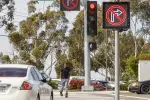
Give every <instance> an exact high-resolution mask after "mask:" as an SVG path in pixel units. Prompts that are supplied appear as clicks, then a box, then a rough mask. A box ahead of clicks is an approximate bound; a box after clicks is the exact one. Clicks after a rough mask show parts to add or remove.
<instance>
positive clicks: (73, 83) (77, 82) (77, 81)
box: [69, 79, 84, 89]
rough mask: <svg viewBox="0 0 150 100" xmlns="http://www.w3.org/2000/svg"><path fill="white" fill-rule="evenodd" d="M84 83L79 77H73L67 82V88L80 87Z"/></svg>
mask: <svg viewBox="0 0 150 100" xmlns="http://www.w3.org/2000/svg"><path fill="white" fill-rule="evenodd" d="M82 85H84V81H83V80H81V79H73V80H71V81H70V82H69V89H81V86H82Z"/></svg>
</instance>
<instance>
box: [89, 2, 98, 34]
mask: <svg viewBox="0 0 150 100" xmlns="http://www.w3.org/2000/svg"><path fill="white" fill-rule="evenodd" d="M87 34H88V35H91V36H94V35H97V1H87Z"/></svg>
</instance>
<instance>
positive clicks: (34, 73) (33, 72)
mask: <svg viewBox="0 0 150 100" xmlns="http://www.w3.org/2000/svg"><path fill="white" fill-rule="evenodd" d="M31 74H32V77H33V79H34V80H36V81H39V78H38V76H37V74H36V72H35V70H34V69H33V68H31Z"/></svg>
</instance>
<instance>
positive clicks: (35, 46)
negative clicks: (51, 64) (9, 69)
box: [9, 1, 68, 68]
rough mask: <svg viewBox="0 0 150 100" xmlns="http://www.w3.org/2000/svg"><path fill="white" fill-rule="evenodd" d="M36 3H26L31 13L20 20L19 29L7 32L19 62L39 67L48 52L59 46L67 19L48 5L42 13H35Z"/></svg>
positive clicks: (65, 28)
mask: <svg viewBox="0 0 150 100" xmlns="http://www.w3.org/2000/svg"><path fill="white" fill-rule="evenodd" d="M36 3H38V2H34V1H31V2H29V3H28V10H29V13H32V14H31V15H30V16H29V17H27V19H26V20H23V21H21V22H20V24H19V30H17V31H13V32H11V33H10V34H9V40H10V42H11V43H12V44H13V46H14V48H15V49H16V50H17V51H18V53H19V57H20V58H21V60H22V62H21V63H26V64H33V65H36V66H37V67H38V68H41V67H43V66H44V62H45V60H46V59H47V57H48V55H49V53H50V52H51V51H52V50H53V49H55V48H56V47H57V48H60V46H61V43H62V42H63V41H64V37H65V32H66V30H67V22H68V20H67V19H66V18H65V13H64V12H61V11H53V10H50V9H49V7H48V8H47V10H46V12H44V13H42V12H38V13H36V12H35V11H36V7H35V5H36ZM50 6H51V5H50Z"/></svg>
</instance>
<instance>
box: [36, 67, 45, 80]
mask: <svg viewBox="0 0 150 100" xmlns="http://www.w3.org/2000/svg"><path fill="white" fill-rule="evenodd" d="M34 70H35V72H36V74H37V76H38V79H39V80H43V77H42V75H41V73H40V72H39V71H38V69H36V68H35V67H34Z"/></svg>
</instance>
